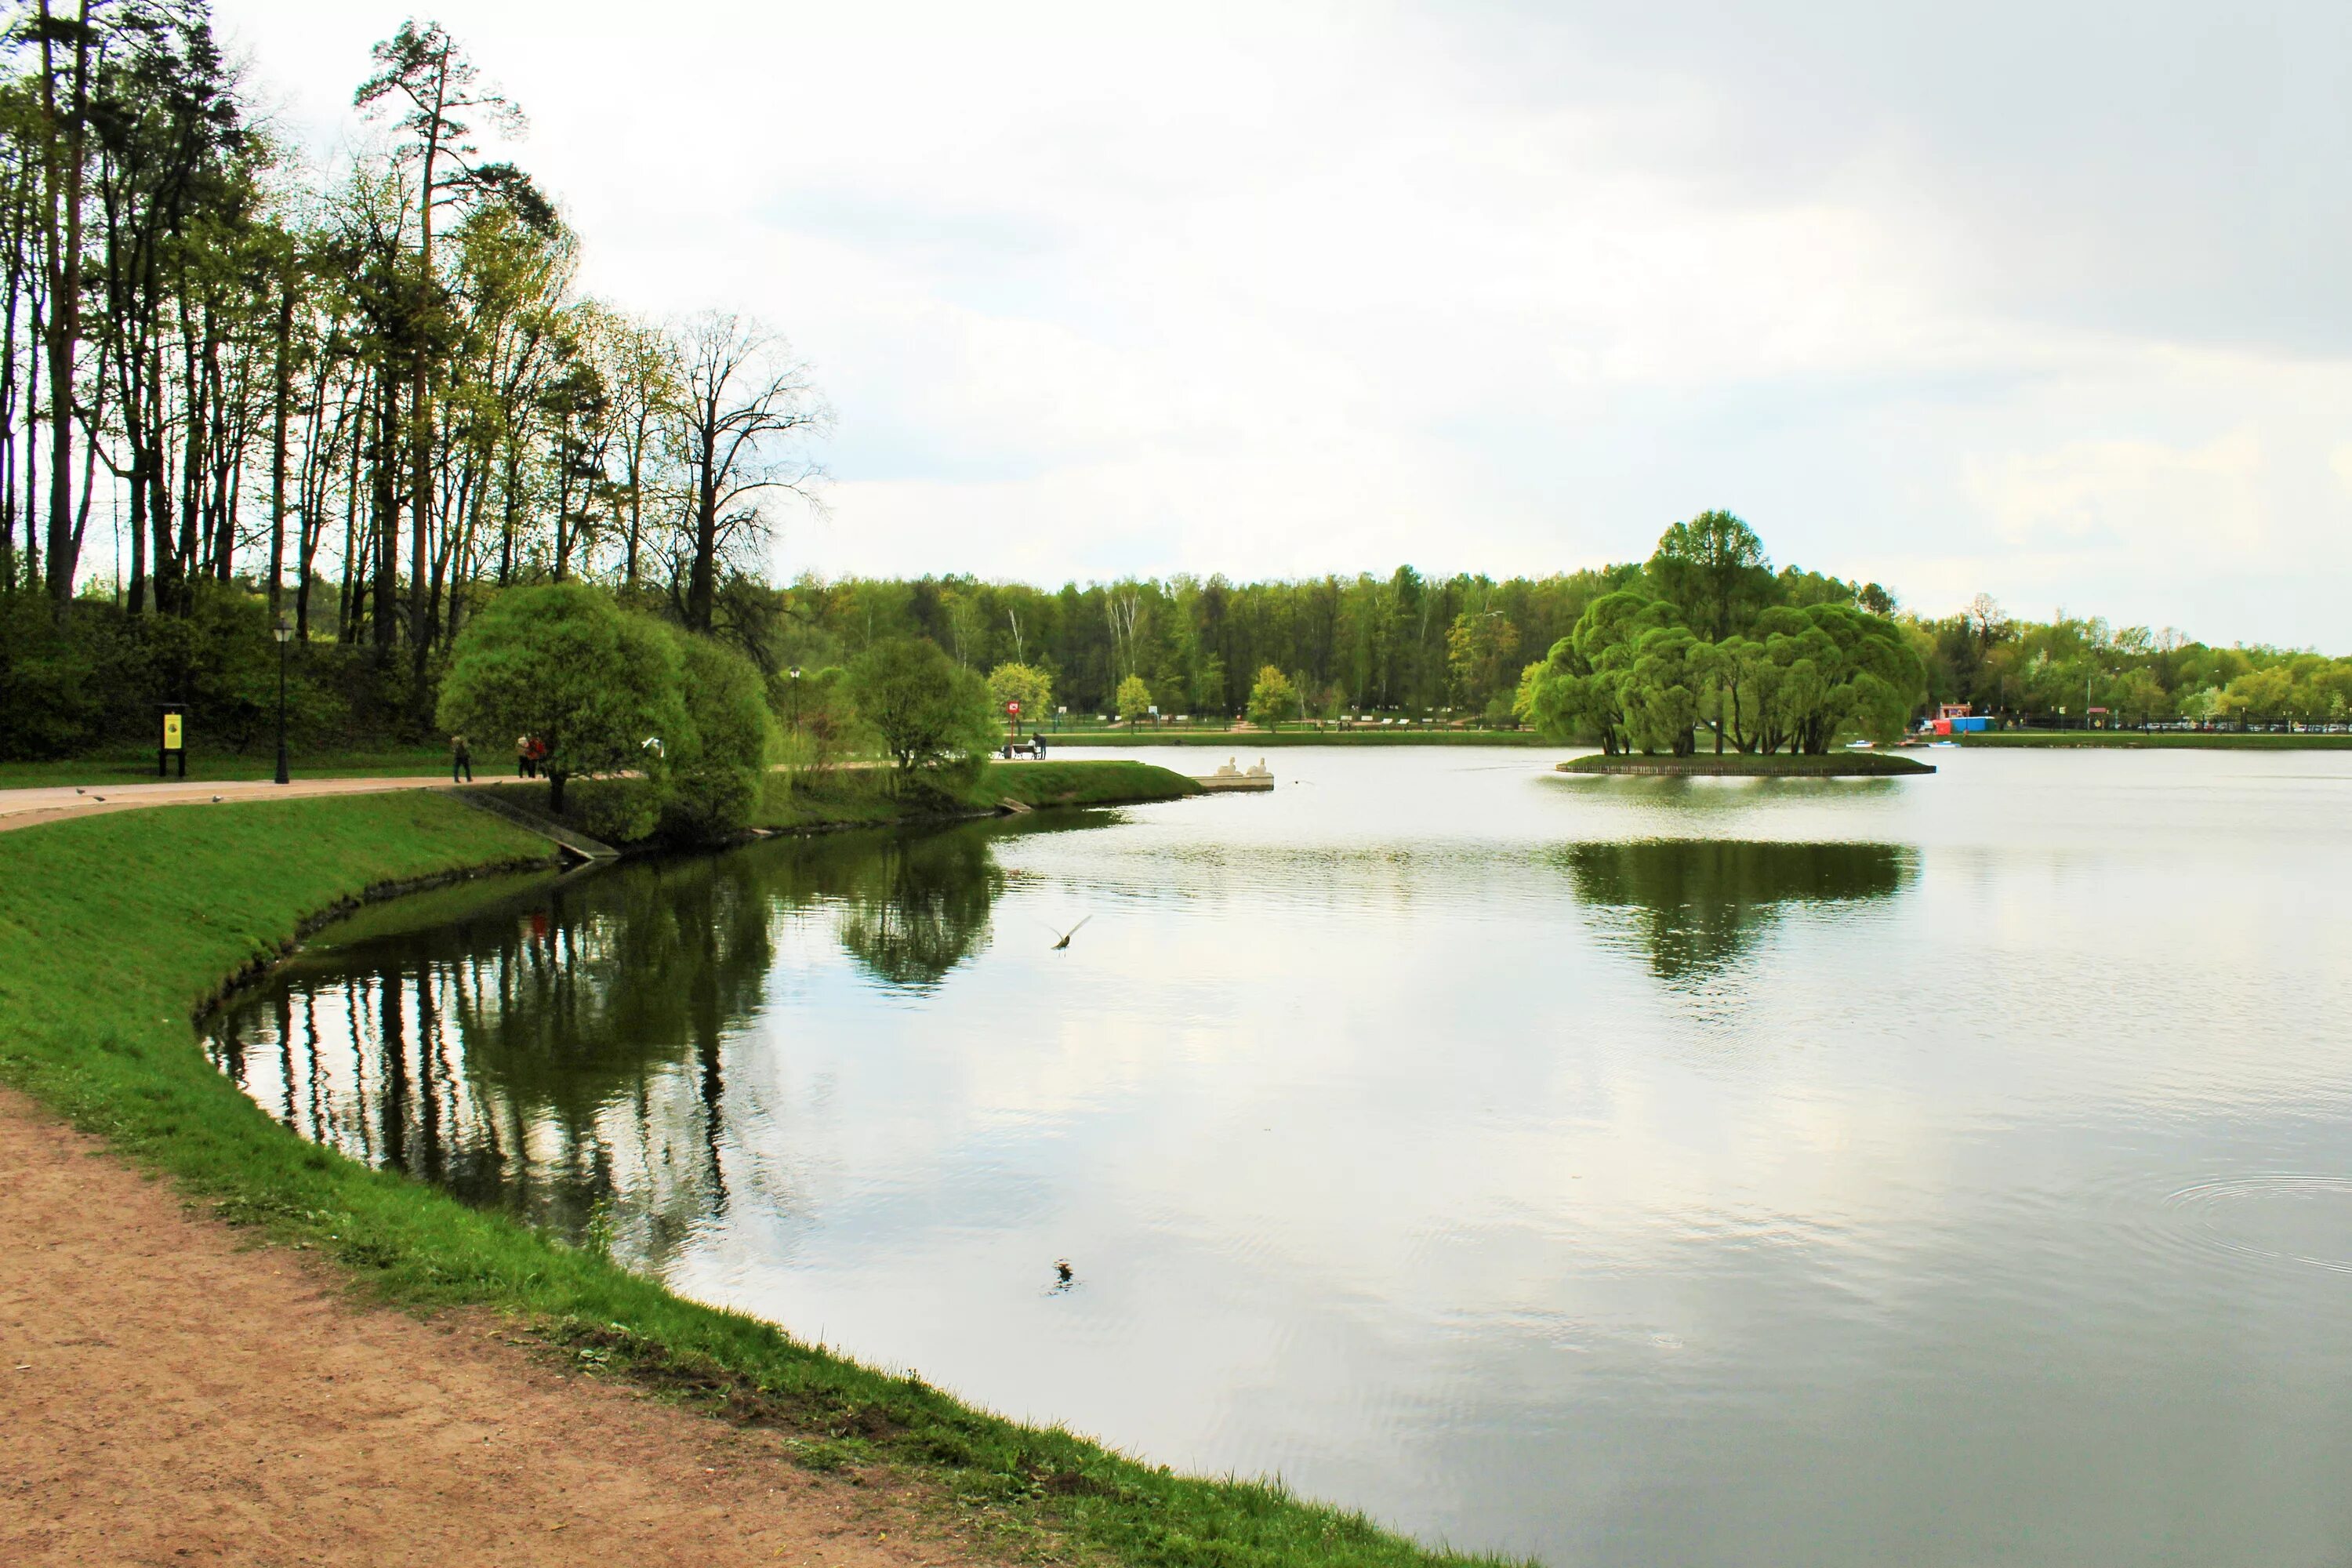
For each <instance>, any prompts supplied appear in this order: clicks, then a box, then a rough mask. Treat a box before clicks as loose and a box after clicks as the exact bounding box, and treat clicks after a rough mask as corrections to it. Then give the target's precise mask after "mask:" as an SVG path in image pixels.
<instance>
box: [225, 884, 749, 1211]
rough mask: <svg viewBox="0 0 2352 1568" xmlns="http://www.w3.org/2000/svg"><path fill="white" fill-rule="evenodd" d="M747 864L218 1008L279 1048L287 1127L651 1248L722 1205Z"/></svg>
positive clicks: (489, 916) (484, 923) (302, 966)
mask: <svg viewBox="0 0 2352 1568" xmlns="http://www.w3.org/2000/svg"><path fill="white" fill-rule="evenodd" d="M764 882H765V879H764V878H763V877H762V875H761V868H759V866H758V865H757V864H756V863H754V862H753V861H751V859H749V858H744V857H734V856H730V857H720V858H705V859H697V860H677V861H662V862H651V863H644V864H639V865H635V866H630V867H627V868H621V869H618V870H615V871H612V872H609V873H605V874H603V875H599V876H596V877H593V878H590V879H586V880H583V881H580V882H576V883H564V884H559V885H558V886H556V887H555V888H553V889H532V890H531V891H530V893H528V894H526V895H524V896H521V897H519V898H509V899H502V900H494V901H492V902H490V903H488V904H486V905H484V906H482V907H480V908H478V909H477V910H474V911H473V912H471V913H470V914H467V916H465V917H463V918H461V919H458V920H457V921H451V922H449V923H446V924H442V925H439V926H435V927H431V928H428V929H425V930H409V931H399V932H396V933H393V934H388V935H386V936H383V937H382V938H377V939H372V940H366V941H362V942H355V943H352V944H350V945H347V946H344V947H341V948H338V949H334V950H331V951H329V952H323V953H321V954H319V955H317V956H315V957H312V958H310V959H306V960H304V961H302V962H300V963H298V964H297V965H295V966H294V967H293V968H291V969H290V970H289V972H288V973H287V975H286V985H285V989H284V990H283V991H282V992H281V993H280V994H278V996H276V997H272V998H268V999H267V1000H260V999H257V1005H249V1006H247V1008H245V1009H241V1010H240V1011H239V1012H238V1013H236V1014H235V1015H233V1016H230V1017H229V1018H227V1019H226V1020H225V1021H224V1024H223V1026H222V1028H221V1030H220V1033H219V1035H218V1037H217V1038H216V1040H215V1056H216V1058H218V1059H219V1060H220V1062H221V1065H222V1067H223V1068H224V1069H225V1070H227V1071H229V1072H230V1073H231V1074H232V1075H233V1076H236V1077H237V1078H238V1079H239V1081H241V1082H242V1081H245V1080H246V1078H247V1075H248V1072H249V1071H250V1067H249V1064H248V1062H247V1056H248V1052H249V1051H250V1049H251V1048H252V1047H257V1046H259V1045H261V1044H263V1043H265V1042H270V1043H274V1045H275V1047H276V1049H275V1050H274V1051H273V1052H272V1053H270V1054H271V1055H273V1056H274V1057H275V1058H277V1062H276V1064H274V1065H276V1066H277V1068H278V1070H277V1074H276V1076H277V1077H278V1079H279V1089H278V1094H277V1095H276V1096H274V1097H273V1099H274V1100H276V1102H277V1106H278V1109H279V1110H280V1113H281V1114H283V1115H285V1116H286V1118H287V1120H288V1121H289V1123H291V1124H293V1125H295V1126H296V1127H297V1128H298V1129H299V1130H300V1131H304V1132H306V1133H307V1134H309V1135H310V1136H312V1137H314V1138H317V1139H319V1140H320V1141H321V1142H328V1143H331V1144H333V1145H334V1146H336V1147H338V1148H341V1149H342V1150H344V1151H345V1152H348V1153H351V1154H353V1155H354V1156H356V1157H358V1158H361V1159H363V1160H367V1161H369V1162H371V1163H377V1164H382V1165H387V1166H390V1167H392V1168H394V1169H397V1170H403V1171H406V1172H409V1173H412V1174H415V1175H417V1176H420V1177H423V1178H425V1179H426V1180H429V1181H433V1182H436V1183H439V1184H443V1185H445V1186H447V1187H449V1188H451V1189H452V1190H454V1191H456V1192H457V1193H458V1194H460V1195H462V1196H464V1197H466V1198H467V1199H468V1200H469V1201H472V1202H475V1203H478V1204H483V1205H489V1206H496V1207H501V1208H506V1209H509V1210H512V1211H515V1212H519V1213H524V1214H527V1215H530V1216H531V1217H533V1218H534V1219H537V1220H540V1221H541V1222H543V1223H546V1224H549V1225H550V1226H552V1227H554V1228H556V1229H557V1230H559V1231H562V1232H563V1233H566V1234H570V1235H574V1236H577V1235H580V1234H582V1233H583V1232H585V1231H586V1230H587V1229H588V1228H589V1227H590V1225H591V1223H592V1220H593V1219H595V1218H596V1217H597V1216H599V1215H604V1214H605V1213H606V1212H608V1211H618V1213H619V1217H621V1218H622V1219H623V1220H624V1221H625V1224H626V1226H627V1227H628V1228H631V1229H633V1230H634V1231H635V1232H636V1234H635V1236H634V1237H631V1238H630V1240H631V1242H632V1245H633V1247H634V1248H635V1250H638V1251H640V1252H641V1253H643V1254H646V1255H649V1256H650V1257H651V1258H658V1257H659V1256H661V1255H662V1254H663V1253H665V1252H667V1249H668V1247H669V1246H670V1245H671V1244H674V1242H675V1240H676V1239H677V1237H681V1236H683V1235H684V1234H685V1232H686V1230H687V1228H688V1226H690V1224H691V1223H692V1222H693V1220H694V1219H695V1218H697V1217H698V1216H699V1215H702V1214H705V1213H708V1212H709V1211H710V1210H711V1209H712V1208H714V1207H717V1206H721V1205H724V1203H725V1184H724V1177H723V1173H722V1169H721V1165H720V1161H719V1147H720V1142H721V1134H722V1121H723V1118H724V1114H725V1111H724V1103H723V1101H724V1093H725V1082H724V1076H723V1070H722V1061H721V1055H720V1051H721V1046H722V1042H723V1041H724V1039H725V1037H727V1034H728V1032H729V1031H730V1028H731V1027H733V1026H736V1025H738V1024H739V1023H740V1021H741V1020H742V1019H744V1018H746V1017H748V1016H751V1014H753V1013H754V1012H756V1011H757V1010H758V1007H759V1005H760V1003H761V997H762V994H763V990H764V986H765V983H766V979H767V974H768V971H769V968H770V965H771V963H772V959H773V948H772V942H771V939H770V928H769V910H768V903H767V893H768V890H767V889H766V887H765V885H764Z"/></svg>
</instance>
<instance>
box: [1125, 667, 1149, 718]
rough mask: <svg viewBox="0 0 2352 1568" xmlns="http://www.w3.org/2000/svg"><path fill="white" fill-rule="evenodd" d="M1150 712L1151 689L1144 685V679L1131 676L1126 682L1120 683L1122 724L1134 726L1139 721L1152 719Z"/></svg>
mask: <svg viewBox="0 0 2352 1568" xmlns="http://www.w3.org/2000/svg"><path fill="white" fill-rule="evenodd" d="M1150 712H1151V688H1150V686H1148V685H1146V684H1144V679H1143V677H1141V676H1139V675H1130V676H1129V677H1128V678H1127V679H1125V680H1122V681H1120V682H1119V683H1118V717H1119V721H1120V722H1122V723H1126V724H1133V723H1135V722H1137V721H1139V720H1142V719H1145V718H1148V717H1150Z"/></svg>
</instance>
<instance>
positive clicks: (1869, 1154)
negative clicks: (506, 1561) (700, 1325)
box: [209, 748, 2352, 1568]
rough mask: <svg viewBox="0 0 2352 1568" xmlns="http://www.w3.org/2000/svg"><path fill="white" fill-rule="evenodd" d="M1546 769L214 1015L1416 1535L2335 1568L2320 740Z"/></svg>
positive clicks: (2342, 947)
mask: <svg viewBox="0 0 2352 1568" xmlns="http://www.w3.org/2000/svg"><path fill="white" fill-rule="evenodd" d="M1087 754H1089V755H1094V754H1104V753H1095V752H1089V753H1087ZM1135 754H1138V755H1144V756H1147V757H1149V758H1150V759H1151V760H1154V761H1160V762H1172V763H1175V765H1178V766H1190V767H1192V768H1193V769H1194V770H1196V771H1200V772H1206V771H1208V769H1209V768H1210V767H1211V766H1213V764H1214V763H1216V762H1218V761H1222V760H1223V755H1222V753H1221V754H1219V755H1218V756H1215V757H1212V756H1209V755H1207V754H1206V753H1203V752H1190V751H1186V752H1168V751H1160V752H1138V753H1135ZM1565 754H1567V753H1544V752H1527V751H1502V750H1495V751H1486V750H1411V751H1408V750H1340V749H1304V748H1302V749H1286V750H1281V751H1276V752H1269V753H1268V762H1269V765H1270V766H1272V768H1273V769H1274V771H1275V773H1276V775H1277V777H1278V778H1279V779H1280V781H1281V783H1280V786H1279V787H1278V788H1277V789H1276V791H1275V792H1274V793H1273V794H1271V795H1227V796H1218V797H1209V798H1203V799H1196V800H1190V801H1182V802H1176V803H1171V804H1169V805H1155V806H1148V807H1140V808H1135V809H1130V810H1126V811H1122V812H1118V813H1093V814H1084V815H1076V816H1055V814H1039V815H1037V816H1030V817H1025V818H1018V819H1013V820H1008V821H1003V822H987V823H979V824H971V825H966V826H955V827H950V828H946V829H942V830H933V831H927V832H909V833H903V834H895V835H894V834H860V835H837V836H829V837H818V838H813V839H805V840H796V841H787V840H777V841H772V842H769V843H765V844H760V845H755V846H752V847H748V848H744V849H740V850H736V851H732V852H730V853H728V854H725V855H721V856H717V857H712V858H699V859H676V860H665V861H657V862H649V863H635V864H631V865H627V866H625V867H622V868H617V869H613V870H607V871H602V872H594V873H589V874H585V875H583V876H581V877H578V878H574V879H565V880H562V881H554V880H551V879H525V880H521V881H517V882H511V883H507V884H502V885H499V886H495V887H478V888H472V889H453V890H450V891H446V892H443V893H438V894H431V895H425V896H424V897H423V898H420V899H416V900H404V901H402V902H399V903H394V904H390V905H385V906H381V907H379V908H377V909H375V910H369V911H366V912H364V913H362V915H361V916H360V917H358V918H357V919H356V920H355V921H352V922H350V923H349V924H348V925H346V926H344V927H342V928H340V929H339V930H337V931H330V932H327V933H322V936H321V938H320V940H319V941H318V942H314V943H313V944H312V946H311V947H310V949H308V950H306V952H304V953H303V954H302V955H300V956H299V957H298V958H297V959H296V960H295V961H293V962H292V963H289V965H287V966H286V967H285V968H284V969H283V970H282V971H281V972H279V973H278V974H277V975H276V976H275V977H274V978H273V980H272V982H271V983H270V984H268V985H267V986H266V987H264V988H262V989H259V990H257V991H254V992H249V993H247V994H245V995H244V996H243V997H242V998H241V999H240V1001H239V1002H238V1003H237V1005H236V1006H235V1007H234V1009H233V1010H232V1011H231V1012H229V1013H228V1014H226V1015H225V1016H223V1018H222V1020H221V1021H220V1023H219V1025H218V1026H217V1028H216V1031H215V1037H214V1038H213V1039H212V1041H211V1044H210V1047H209V1048H210V1049H211V1050H212V1051H213V1052H214V1054H215V1058H216V1059H217V1060H218V1062H219V1063H220V1064H221V1066H222V1068H224V1070H226V1071H227V1072H229V1073H231V1074H232V1075H233V1076H234V1077H235V1078H236V1080H237V1081H238V1082H239V1083H240V1084H241V1085H243V1086H244V1088H245V1089H246V1090H247V1092H248V1093H250V1094H251V1095H252V1097H253V1098H254V1099H255V1100H257V1101H258V1102H259V1103H260V1104H261V1105H263V1106H264V1107H266V1108H268V1110H270V1111H271V1112H272V1113H273V1114H276V1115H278V1116H280V1117H282V1118H283V1119H284V1120H286V1121H288V1122H289V1124H290V1125H292V1126H293V1127H295V1128H297V1129H298V1130H299V1131H302V1132H303V1133H305V1134H307V1135H309V1136H311V1137H315V1138H319V1139H321V1140H323V1141H325V1142H330V1143H331V1144H333V1145H334V1146H336V1147H338V1148H340V1149H342V1150H344V1151H346V1152H350V1153H352V1154H353V1155H355V1156H357V1157H359V1158H362V1159H366V1160H371V1161H373V1162H376V1163H383V1164H390V1165H394V1166H397V1167H399V1168H401V1169H404V1170H406V1171H409V1172H411V1173H415V1174H417V1175H419V1176H423V1177H425V1178H428V1179H430V1180H434V1181H436V1182H441V1183H444V1184H447V1185H448V1186H450V1187H451V1188H453V1189H454V1190H456V1191H457V1192H459V1193H461V1194H464V1195H465V1196H467V1198H468V1199H471V1200H473V1201H476V1202H478V1203H481V1204H484V1205H493V1206H501V1207H505V1208H508V1209H510V1210H512V1211H513V1212H516V1213H519V1214H522V1215H529V1216H530V1217H532V1218H533V1219H535V1220H537V1221H539V1222H540V1223H543V1224H546V1225H550V1226H556V1227H558V1228H560V1229H561V1230H562V1231H563V1232H564V1233H565V1234H567V1235H571V1236H574V1237H582V1236H593V1237H596V1238H598V1239H600V1240H604V1241H608V1242H609V1245H610V1246H611V1247H612V1248H613V1250H614V1254H615V1256H617V1257H619V1258H622V1259H624V1260H625V1261H626V1262H628V1263H629V1264H630V1265H632V1266H633V1267H635V1268H640V1269H643V1270H645V1271H646V1272H649V1273H652V1274H655V1275H657V1276H659V1277H660V1278H661V1279H664V1280H665V1281H667V1283H668V1284H669V1285H670V1286H671V1287H672V1288H674V1289H677V1290H679V1291H681V1292H683V1293H684V1294H687V1295H688V1296H692V1297H696V1298H698V1299H700V1300H707V1301H712V1302H719V1303H723V1304H726V1305H729V1306H732V1307H738V1308H741V1309H744V1310H749V1311H751V1312H754V1313H757V1314H760V1315H761V1316H763V1317H766V1318H769V1319H772V1320H773V1321H776V1322H778V1323H780V1324H782V1325H783V1326H785V1327H786V1328H788V1329H789V1330H791V1331H793V1332H794V1333H796V1334H799V1335H801V1336H803V1338H806V1339H810V1340H817V1341H822V1342H824V1343H826V1344H829V1345H832V1346H834V1347H835V1348H837V1349H840V1350H842V1351H845V1352H848V1353H851V1354H853V1355H856V1356H857V1357H859V1358H861V1359H864V1360H866V1361H868V1362H870V1363H876V1364H878V1365H882V1366H886V1367H889V1368H893V1369H897V1370H907V1369H915V1370H919V1372H920V1373H922V1375H923V1376H924V1377H925V1378H926V1379H928V1380H929V1381H930V1382H932V1383H934V1384H939V1385H940V1386H942V1387H945V1388H948V1389H950V1390H952V1391H954V1392H956V1393H957V1394H961V1395H963V1396H964V1397H966V1398H968V1399H971V1400H972V1401H975V1402H977V1403H979V1404H982V1405H987V1406H989V1407H991V1408H992V1409H995V1410H998V1411H1001V1412H1003V1413H1005V1414H1007V1415H1016V1416H1024V1417H1029V1418H1034V1419H1035V1420H1039V1421H1059V1422H1063V1423H1066V1424H1067V1425H1068V1426H1072V1427H1074V1428H1076V1429H1078V1430H1081V1431H1085V1432H1087V1433H1090V1434H1093V1435H1096V1436H1099V1437H1101V1438H1102V1439H1103V1440H1105V1441H1106V1442H1108V1443H1110V1444H1112V1445H1115V1446H1117V1447H1121V1448H1124V1449H1127V1450H1129V1451H1130V1452H1133V1453H1135V1454H1137V1455H1139V1456H1140V1457H1144V1458H1150V1460H1152V1461H1154V1462H1159V1463H1166V1464H1171V1465H1174V1466H1177V1467H1180V1468H1190V1469H1193V1470H1198V1471H1205V1472H1218V1473H1222V1472H1226V1471H1238V1472H1243V1473H1264V1474H1278V1475H1280V1476H1281V1477H1282V1478H1283V1479H1286V1481H1287V1482H1289V1483H1290V1485H1292V1486H1293V1487H1294V1488H1296V1489H1298V1490H1300V1491H1302V1492H1304V1493H1307V1494H1309V1495H1313V1496H1316V1497H1319V1498H1324V1499H1328V1500H1335V1501H1339V1502H1343V1503H1347V1504H1350V1505H1354V1506H1357V1507H1360V1508H1362V1509H1364V1510H1367V1511H1369V1512H1370V1513H1371V1514H1373V1515H1374V1516H1375V1517H1377V1518H1379V1519H1381V1520H1382V1521H1386V1522H1388V1523H1391V1524H1392V1525H1394V1526H1396V1527H1397V1528H1399V1529H1402V1530H1405V1531H1411V1532H1412V1533H1414V1534H1417V1535H1419V1536H1422V1537H1423V1538H1425V1539H1428V1540H1431V1541H1433V1542H1436V1541H1443V1542H1450V1543H1452V1544H1454V1545H1457V1546H1465V1547H1475V1548H1492V1549H1498V1550H1507V1551H1512V1552H1530V1553H1535V1554H1538V1555H1540V1556H1542V1557H1543V1558H1545V1559H1547V1560H1548V1561H1550V1562H1553V1563H1588V1562H1589V1563H1692V1564H1717V1563H1721V1564H1734V1563H1738V1564H1754V1563H1788V1564H1799V1563H1803V1564H1822V1563H1830V1564H1847V1563H1852V1564H1864V1563H1867V1564H1872V1565H1874V1568H1877V1565H1883V1564H1885V1563H1890V1562H1895V1563H1910V1564H1920V1563H1927V1564H1962V1563H1994V1562H1998V1563H2049V1564H2083V1563H2118V1564H2121V1563H2134V1564H2138V1563H2180V1564H2192V1563H2193V1564H2209V1563H2264V1564H2286V1563H2341V1562H2343V1561H2345V1560H2346V1558H2347V1554H2352V1487H2347V1485H2346V1484H2345V1481H2344V1478H2345V1476H2346V1475H2347V1472H2352V900H2347V886H2348V885H2352V881H2347V879H2352V755H2346V754H2343V753H2327V752H2303V753H2285V754H2272V753H2252V754H2250V753H2241V752H2138V753H2134V752H2092V753H2073V754H2069V753H2065V752H1994V751H1971V750H1965V749H1962V750H1937V751H1933V752H1926V753H1922V754H1923V755H1925V756H1926V757H1927V758H1928V759H1929V760H1932V761H1933V762H1935V763H1937V765H1938V766H1939V767H1940V768H1941V769H1942V770H1943V771H1942V772H1941V773H1939V774H1938V775H1937V776H1935V777H1933V778H1917V779H1899V780H1854V781H1793V780H1764V781H1735V780H1708V781H1674V780H1654V779H1626V778H1570V777H1565V776H1561V775H1558V774H1556V773H1551V772H1550V771H1549V768H1550V763H1551V762H1552V761H1553V760H1555V757H1556V756H1557V755H1565ZM1251 760H1253V759H1250V758H1244V759H1243V761H1244V763H1247V762H1249V761H1251ZM1079 921H1084V922H1085V923H1084V924H1083V925H1082V926H1080V927H1079V929H1078V930H1077V931H1076V934H1075V936H1074V937H1073V938H1072V940H1071V942H1070V944H1069V946H1068V948H1067V949H1066V951H1055V950H1054V949H1053V946H1052V944H1053V942H1055V936H1056V934H1057V933H1059V932H1061V931H1067V930H1068V929H1069V928H1070V927H1072V926H1073V925H1074V924H1076V922H1079ZM1064 1258H1066V1259H1068V1260H1069V1262H1070V1264H1071V1266H1072V1270H1073V1279H1071V1281H1070V1282H1069V1284H1068V1285H1067V1286H1066V1287H1064V1286H1062V1285H1061V1284H1060V1283H1059V1282H1058V1281H1057V1279H1056V1276H1055V1267H1054V1266H1055V1262H1056V1260H1057V1259H1064Z"/></svg>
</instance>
